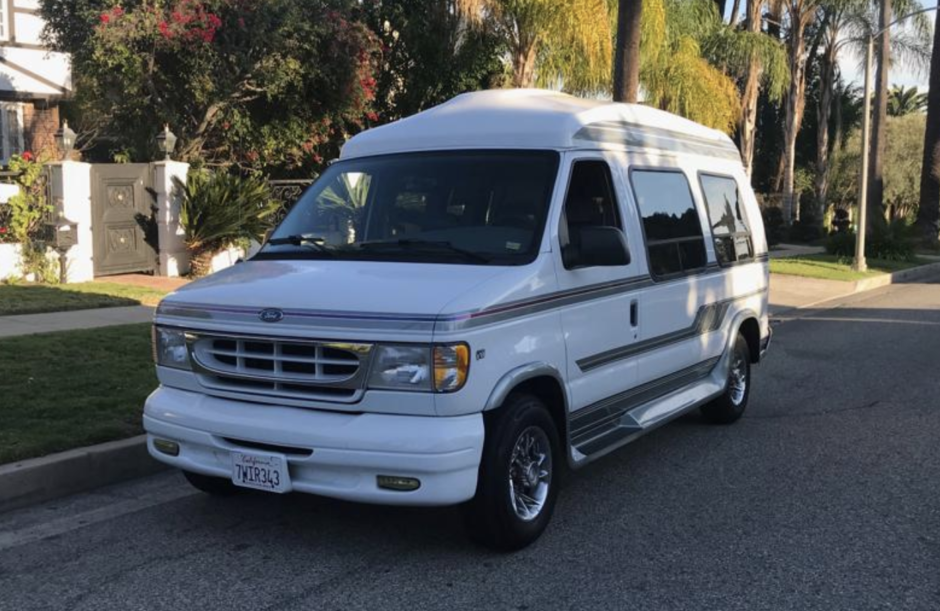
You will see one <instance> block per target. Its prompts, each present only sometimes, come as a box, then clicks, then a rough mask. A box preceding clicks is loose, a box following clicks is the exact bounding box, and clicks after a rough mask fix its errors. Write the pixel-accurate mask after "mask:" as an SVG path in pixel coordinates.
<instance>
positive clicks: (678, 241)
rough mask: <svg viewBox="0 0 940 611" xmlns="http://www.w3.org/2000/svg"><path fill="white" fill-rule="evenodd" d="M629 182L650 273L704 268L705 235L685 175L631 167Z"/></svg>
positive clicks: (662, 274) (668, 272) (667, 273)
mask: <svg viewBox="0 0 940 611" xmlns="http://www.w3.org/2000/svg"><path fill="white" fill-rule="evenodd" d="M630 181H631V183H632V184H633V193H634V196H635V197H636V201H637V206H638V207H639V210H640V216H641V217H642V218H643V232H644V234H645V236H646V247H647V251H648V252H649V261H650V272H651V273H652V274H653V275H654V276H669V275H673V274H682V273H688V272H691V271H695V270H698V269H702V268H704V267H705V265H706V263H707V259H706V256H705V238H704V236H703V234H702V225H701V223H700V222H699V216H698V212H697V211H696V209H695V201H694V200H693V199H692V192H691V191H690V190H689V181H688V180H686V178H685V175H684V174H682V173H681V172H672V171H658V170H634V171H633V172H631V173H630Z"/></svg>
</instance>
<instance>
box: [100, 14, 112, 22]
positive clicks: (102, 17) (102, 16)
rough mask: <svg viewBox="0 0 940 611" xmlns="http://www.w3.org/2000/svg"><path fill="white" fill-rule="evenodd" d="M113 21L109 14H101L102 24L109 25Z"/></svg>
mask: <svg viewBox="0 0 940 611" xmlns="http://www.w3.org/2000/svg"><path fill="white" fill-rule="evenodd" d="M109 21H111V15H109V14H107V13H101V23H108V22H109Z"/></svg>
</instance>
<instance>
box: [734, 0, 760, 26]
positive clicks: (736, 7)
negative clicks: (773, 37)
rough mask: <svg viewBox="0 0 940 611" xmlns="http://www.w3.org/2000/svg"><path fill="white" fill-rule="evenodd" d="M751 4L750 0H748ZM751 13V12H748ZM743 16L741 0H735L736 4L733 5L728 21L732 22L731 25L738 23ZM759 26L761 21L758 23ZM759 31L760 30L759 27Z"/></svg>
mask: <svg viewBox="0 0 940 611" xmlns="http://www.w3.org/2000/svg"><path fill="white" fill-rule="evenodd" d="M748 3H749V4H750V0H748ZM748 14H750V12H748ZM759 14H760V7H758V15H759ZM740 16H741V0H734V4H732V5H731V18H730V19H728V23H729V24H731V27H735V26H736V25H738V19H739V18H740ZM758 28H760V23H758ZM757 31H760V30H759V29H758V30H757Z"/></svg>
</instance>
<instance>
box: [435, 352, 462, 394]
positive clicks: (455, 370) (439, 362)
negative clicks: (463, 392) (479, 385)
mask: <svg viewBox="0 0 940 611" xmlns="http://www.w3.org/2000/svg"><path fill="white" fill-rule="evenodd" d="M469 369H470V347H469V346H467V344H450V345H444V346H434V390H436V391H437V392H454V391H457V390H460V389H461V388H463V385H464V382H466V381H467V372H468V371H469Z"/></svg>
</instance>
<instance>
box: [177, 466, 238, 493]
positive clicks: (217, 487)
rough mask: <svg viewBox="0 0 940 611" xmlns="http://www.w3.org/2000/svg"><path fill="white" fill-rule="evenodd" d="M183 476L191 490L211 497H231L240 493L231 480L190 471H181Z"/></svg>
mask: <svg viewBox="0 0 940 611" xmlns="http://www.w3.org/2000/svg"><path fill="white" fill-rule="evenodd" d="M183 475H184V476H185V477H186V481H188V482H189V483H190V484H191V485H192V487H193V488H195V489H197V490H199V491H200V492H205V493H206V494H211V495H212V496H232V495H233V494H238V493H239V492H240V491H241V489H240V488H239V487H238V486H236V485H235V484H233V483H232V481H231V480H228V479H224V478H221V477H212V476H211V475H203V474H202V473H193V472H192V471H183Z"/></svg>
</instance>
